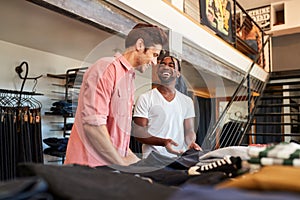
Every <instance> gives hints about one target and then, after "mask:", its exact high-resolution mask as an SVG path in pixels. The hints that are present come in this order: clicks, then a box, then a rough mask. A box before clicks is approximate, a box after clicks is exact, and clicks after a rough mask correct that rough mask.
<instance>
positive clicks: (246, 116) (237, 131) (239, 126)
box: [201, 36, 270, 150]
mask: <svg viewBox="0 0 300 200" xmlns="http://www.w3.org/2000/svg"><path fill="white" fill-rule="evenodd" d="M269 40H270V36H269V37H268V38H267V40H266V41H265V43H264V44H263V48H262V50H261V51H263V49H264V47H265V46H266V45H267V44H268V43H269ZM261 51H260V52H259V53H261ZM258 59H259V54H258V55H257V56H256V58H255V59H254V61H253V63H252V64H251V66H250V68H249V70H248V71H247V73H246V74H245V75H244V77H243V79H242V81H241V83H240V84H239V85H238V87H237V89H236V91H235V92H234V94H233V95H232V97H231V99H230V101H229V102H228V103H227V105H226V107H225V109H224V110H223V112H222V113H221V114H220V117H219V118H218V120H217V122H216V123H215V124H214V126H212V128H211V129H210V130H208V132H207V134H206V137H205V139H204V142H203V144H202V145H201V146H202V148H203V149H205V150H213V149H216V148H220V147H226V146H236V145H241V144H242V143H243V142H245V143H247V144H248V143H251V141H249V138H245V137H244V136H245V133H246V132H248V131H249V129H250V128H251V126H250V125H251V121H252V119H253V113H254V110H255V108H256V104H257V102H258V100H259V98H260V96H261V93H262V91H263V90H264V89H265V87H266V84H267V79H268V77H267V78H266V80H260V79H258V78H256V77H255V76H252V75H251V73H252V70H253V69H254V66H256V65H255V63H256V62H257V60H258ZM237 102H239V105H237ZM241 104H242V106H243V108H245V107H246V108H247V109H246V112H244V113H243V112H241V111H240V106H241ZM233 113H235V116H233ZM237 113H239V114H238V115H237Z"/></svg>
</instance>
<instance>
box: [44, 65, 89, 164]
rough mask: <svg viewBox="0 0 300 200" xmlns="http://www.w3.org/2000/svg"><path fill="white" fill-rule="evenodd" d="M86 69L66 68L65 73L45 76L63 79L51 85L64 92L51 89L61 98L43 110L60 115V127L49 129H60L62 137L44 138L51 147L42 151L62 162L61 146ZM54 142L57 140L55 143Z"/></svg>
mask: <svg viewBox="0 0 300 200" xmlns="http://www.w3.org/2000/svg"><path fill="white" fill-rule="evenodd" d="M86 69H87V67H84V68H73V69H68V70H67V71H66V73H65V74H47V77H50V78H54V79H60V80H63V83H52V85H54V86H57V87H61V88H64V92H62V91H51V92H53V93H59V94H62V95H63V98H62V99H55V100H54V102H53V104H52V105H53V106H52V107H51V108H50V110H51V111H49V112H45V115H56V116H59V117H62V122H61V123H62V128H54V129H51V131H61V132H62V134H61V136H62V137H61V138H46V139H44V143H46V144H48V146H50V145H49V143H51V146H50V148H53V149H47V150H46V151H45V150H44V153H45V154H49V155H51V156H57V157H60V158H62V162H63V161H64V157H65V150H66V149H65V148H62V146H63V147H66V144H67V138H68V137H69V135H70V132H71V128H72V125H73V121H74V117H75V112H76V108H77V102H78V101H77V100H78V94H79V89H80V85H81V82H82V77H83V74H84V73H85V70H86ZM53 123H59V122H53ZM47 139H48V140H47ZM45 140H46V141H45ZM52 142H53V144H52ZM55 142H57V144H56V143H55ZM60 145H61V146H60Z"/></svg>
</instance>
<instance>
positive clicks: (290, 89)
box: [264, 88, 300, 93]
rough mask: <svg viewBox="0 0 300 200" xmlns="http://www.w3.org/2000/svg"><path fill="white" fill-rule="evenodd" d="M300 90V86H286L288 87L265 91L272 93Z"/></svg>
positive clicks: (265, 91)
mask: <svg viewBox="0 0 300 200" xmlns="http://www.w3.org/2000/svg"><path fill="white" fill-rule="evenodd" d="M293 91H297V92H298V91H300V88H286V89H265V90H264V93H272V92H293Z"/></svg>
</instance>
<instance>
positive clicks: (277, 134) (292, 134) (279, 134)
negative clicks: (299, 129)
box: [245, 133, 300, 137]
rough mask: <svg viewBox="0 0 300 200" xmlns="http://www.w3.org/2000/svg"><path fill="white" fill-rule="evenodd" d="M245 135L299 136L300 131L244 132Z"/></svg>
mask: <svg viewBox="0 0 300 200" xmlns="http://www.w3.org/2000/svg"><path fill="white" fill-rule="evenodd" d="M245 135H257V136H286V137H287V136H300V133H245Z"/></svg>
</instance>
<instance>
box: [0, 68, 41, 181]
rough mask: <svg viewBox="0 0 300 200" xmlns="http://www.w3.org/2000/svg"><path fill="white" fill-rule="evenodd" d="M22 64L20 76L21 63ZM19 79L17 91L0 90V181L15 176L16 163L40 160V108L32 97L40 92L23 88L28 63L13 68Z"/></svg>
mask: <svg viewBox="0 0 300 200" xmlns="http://www.w3.org/2000/svg"><path fill="white" fill-rule="evenodd" d="M24 64H26V75H25V77H23V76H22V75H21V73H22V71H23V70H22V68H21V67H22V65H24ZM16 72H17V73H18V74H19V76H20V78H21V79H23V82H22V87H21V90H20V91H16V90H7V89H0V181H5V180H11V179H14V178H15V177H16V175H17V174H16V171H17V170H16V169H17V165H18V163H24V162H25V163H29V162H33V163H43V160H44V159H43V149H42V134H41V133H42V131H41V130H42V129H41V107H42V104H41V102H40V101H38V100H37V99H36V98H34V96H37V95H43V94H40V93H36V92H27V91H23V88H24V85H25V81H26V80H27V79H34V80H35V81H36V82H37V79H38V78H40V77H41V76H39V77H34V78H28V77H27V75H28V64H27V63H26V62H23V63H22V64H21V65H20V66H18V67H17V68H16ZM35 85H36V84H35Z"/></svg>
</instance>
